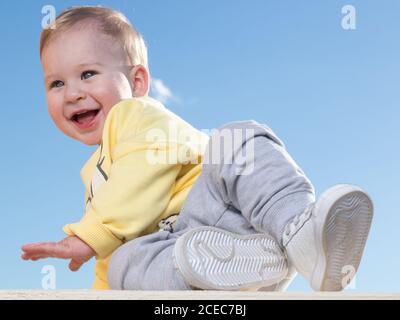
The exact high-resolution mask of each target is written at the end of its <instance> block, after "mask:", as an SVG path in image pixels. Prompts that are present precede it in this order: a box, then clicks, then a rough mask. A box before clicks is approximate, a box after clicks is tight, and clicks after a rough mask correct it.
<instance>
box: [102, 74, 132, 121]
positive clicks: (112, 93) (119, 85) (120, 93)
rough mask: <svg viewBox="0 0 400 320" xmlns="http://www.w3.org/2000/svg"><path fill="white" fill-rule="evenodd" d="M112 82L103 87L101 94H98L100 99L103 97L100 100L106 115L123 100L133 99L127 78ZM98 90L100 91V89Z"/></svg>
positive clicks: (116, 79)
mask: <svg viewBox="0 0 400 320" xmlns="http://www.w3.org/2000/svg"><path fill="white" fill-rule="evenodd" d="M112 80H113V81H110V82H108V83H107V84H104V85H103V86H101V92H99V93H98V97H100V96H101V98H100V99H98V100H99V102H100V103H101V104H102V106H103V110H104V111H105V112H106V114H107V113H108V112H109V111H110V110H111V108H112V107H113V106H114V105H115V104H117V103H118V102H120V101H121V100H124V99H130V98H132V89H131V86H130V84H129V82H128V80H127V79H126V78H122V77H121V78H115V79H112ZM98 90H100V87H99V88H98Z"/></svg>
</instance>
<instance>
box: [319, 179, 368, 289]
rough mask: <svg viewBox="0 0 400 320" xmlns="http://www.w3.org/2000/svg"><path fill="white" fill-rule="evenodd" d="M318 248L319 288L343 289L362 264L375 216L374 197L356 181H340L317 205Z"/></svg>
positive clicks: (323, 195)
mask: <svg viewBox="0 0 400 320" xmlns="http://www.w3.org/2000/svg"><path fill="white" fill-rule="evenodd" d="M314 210H315V211H313V212H318V214H316V216H315V222H314V223H316V224H317V225H319V226H322V227H317V226H314V230H315V239H316V243H317V248H318V257H317V263H316V265H315V268H314V270H313V272H312V275H311V286H312V288H313V289H314V290H316V291H340V290H343V289H344V288H345V287H346V286H347V285H348V284H349V283H350V281H351V280H352V278H353V277H354V275H355V273H356V272H357V270H358V267H359V265H360V261H361V257H362V254H363V251H364V248H365V244H366V241H367V237H368V234H369V230H370V227H371V222H372V217H373V204H372V201H371V199H370V197H369V196H368V195H367V194H366V193H365V192H364V191H363V190H362V189H360V188H358V187H356V186H353V185H345V184H344V185H343V184H342V185H337V186H335V187H333V188H330V189H328V190H327V191H326V192H325V193H323V194H322V195H321V197H320V199H319V200H318V202H317V203H316V206H315V208H314Z"/></svg>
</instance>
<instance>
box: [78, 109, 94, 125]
mask: <svg viewBox="0 0 400 320" xmlns="http://www.w3.org/2000/svg"><path fill="white" fill-rule="evenodd" d="M96 114H97V110H92V111H88V112H85V113H82V114H79V115H77V121H78V123H79V124H87V123H90V121H92V120H93V118H94V117H95V116H96Z"/></svg>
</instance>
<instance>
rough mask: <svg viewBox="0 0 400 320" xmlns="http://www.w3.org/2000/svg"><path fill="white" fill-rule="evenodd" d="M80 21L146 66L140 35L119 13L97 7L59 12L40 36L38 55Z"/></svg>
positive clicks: (133, 60) (146, 60) (130, 60)
mask: <svg viewBox="0 0 400 320" xmlns="http://www.w3.org/2000/svg"><path fill="white" fill-rule="evenodd" d="M81 22H94V23H95V25H96V26H98V27H99V30H100V31H101V32H103V33H104V34H106V35H109V36H111V37H113V38H114V39H115V40H116V41H117V42H119V43H120V44H121V47H122V48H123V50H124V51H125V53H126V54H127V56H128V58H129V62H130V63H131V64H132V65H138V64H141V65H143V66H144V67H145V68H146V69H148V58H147V48H146V44H145V42H144V40H143V37H142V36H141V34H140V33H139V32H138V31H136V29H135V28H134V27H133V26H132V24H131V23H130V22H129V20H128V19H127V18H126V17H125V16H124V15H123V14H122V13H121V12H118V11H115V10H112V9H109V8H104V7H100V6H96V7H94V6H82V7H73V8H71V9H67V10H65V11H64V12H62V13H61V14H60V15H59V16H58V17H57V18H56V20H55V21H54V22H53V23H52V24H51V25H50V26H49V27H48V28H46V29H44V30H43V31H42V33H41V35H40V57H42V53H43V50H44V48H45V47H46V45H48V44H49V43H50V42H51V40H52V39H54V38H55V37H56V36H57V35H58V34H60V33H62V32H63V31H66V30H68V29H70V28H72V27H73V26H74V25H76V24H77V23H81Z"/></svg>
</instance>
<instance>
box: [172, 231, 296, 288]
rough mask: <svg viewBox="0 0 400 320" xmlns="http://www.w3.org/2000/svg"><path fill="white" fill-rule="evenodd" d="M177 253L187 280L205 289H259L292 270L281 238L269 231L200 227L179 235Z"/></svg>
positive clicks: (175, 253) (179, 264)
mask: <svg viewBox="0 0 400 320" xmlns="http://www.w3.org/2000/svg"><path fill="white" fill-rule="evenodd" d="M173 256H174V260H175V264H176V266H177V268H178V270H179V271H180V272H181V274H182V276H183V277H184V279H185V280H186V282H187V283H188V284H190V285H191V286H192V287H194V288H199V289H205V290H207V289H214V290H257V289H259V288H261V287H267V286H270V285H272V284H276V283H277V282H279V281H280V280H282V279H284V278H285V276H286V274H287V272H288V269H287V263H286V257H285V255H284V253H283V252H282V250H281V249H280V247H279V244H278V242H277V241H275V240H274V239H273V238H272V237H270V236H268V235H266V234H252V235H237V234H233V233H230V232H228V231H225V230H222V229H218V228H214V227H199V228H195V229H192V230H190V231H188V232H187V233H185V234H184V235H182V236H181V237H179V238H178V240H177V241H176V243H175V247H174V253H173Z"/></svg>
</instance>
